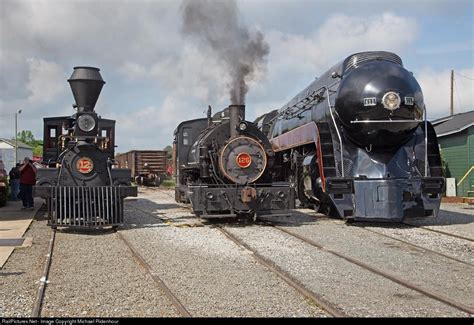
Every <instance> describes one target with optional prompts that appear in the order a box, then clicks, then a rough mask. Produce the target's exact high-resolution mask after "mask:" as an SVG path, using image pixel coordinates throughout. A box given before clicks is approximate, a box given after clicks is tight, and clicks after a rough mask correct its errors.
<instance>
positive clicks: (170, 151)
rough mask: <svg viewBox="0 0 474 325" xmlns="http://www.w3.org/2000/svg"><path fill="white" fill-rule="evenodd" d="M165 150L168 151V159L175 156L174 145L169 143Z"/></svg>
mask: <svg viewBox="0 0 474 325" xmlns="http://www.w3.org/2000/svg"><path fill="white" fill-rule="evenodd" d="M163 150H164V151H166V152H167V154H166V157H167V158H168V159H171V158H172V157H173V147H171V146H169V145H168V146H166V147H164V148H163Z"/></svg>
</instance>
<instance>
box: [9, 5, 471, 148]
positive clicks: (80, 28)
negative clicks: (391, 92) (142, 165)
mask: <svg viewBox="0 0 474 325" xmlns="http://www.w3.org/2000/svg"><path fill="white" fill-rule="evenodd" d="M219 5H220V4H219V2H217V1H216V2H215V6H219ZM237 5H238V8H239V12H240V20H241V23H242V24H244V25H246V26H247V27H248V28H249V30H250V31H252V32H253V31H257V30H258V31H260V32H262V33H263V35H264V37H265V40H266V42H267V43H268V44H269V46H270V54H269V55H268V57H267V58H266V64H265V65H264V66H262V67H261V69H259V70H258V71H257V73H256V75H255V80H253V81H251V82H250V90H249V93H248V96H247V101H246V104H247V117H248V118H249V119H253V118H254V117H255V116H258V115H260V114H262V113H265V112H267V111H270V110H271V109H275V108H279V107H281V106H283V105H284V104H285V103H286V101H288V100H289V99H290V98H291V97H293V96H294V95H295V94H296V93H297V92H298V91H299V90H301V89H302V88H304V87H305V86H307V85H308V84H309V83H310V82H311V81H312V80H313V79H314V77H316V76H318V75H319V74H321V73H323V72H324V71H326V70H327V69H329V68H330V67H331V66H332V65H334V64H335V63H337V62H339V61H341V60H342V59H344V58H345V57H347V56H348V55H350V54H351V53H354V52H357V51H364V50H388V51H393V52H395V53H397V54H398V55H400V56H401V58H402V59H403V61H404V65H405V67H406V68H407V69H408V70H410V71H412V72H413V73H414V75H415V77H416V78H417V80H418V82H419V83H420V85H421V87H422V89H423V92H424V96H425V102H426V104H427V110H428V116H429V117H430V118H437V117H441V116H444V115H446V114H448V113H449V73H450V70H451V69H454V70H455V72H456V75H455V97H454V99H455V112H463V111H464V112H465V111H469V110H472V109H474V105H473V103H474V95H473V93H474V81H473V80H472V79H474V23H473V18H474V1H472V0H468V1H457V0H451V1H449V0H447V1H441V0H438V1H436V0H433V1H426V0H425V1H417V2H414V1H408V0H406V1H405V0H399V1H380V0H377V1H376V0H373V1H372V0H366V1H343V0H333V1H316V0H315V1H298V0H291V1H290V0H287V1H284V0H259V1H257V0H241V1H237ZM180 6H181V4H180V2H179V1H138V0H137V1H123V0H122V1H92V0H88V1H56V0H50V1H17V0H15V1H10V0H1V1H0V19H1V22H0V49H1V53H0V54H1V56H0V68H1V73H0V137H11V136H13V134H14V128H13V122H14V112H15V111H16V109H18V108H22V110H23V112H22V114H21V115H20V118H19V128H20V129H29V130H32V131H33V133H34V134H35V136H36V137H38V138H40V137H41V135H42V120H41V119H42V117H46V116H56V115H71V114H73V110H72V108H71V104H72V102H73V97H72V94H71V92H70V89H69V85H68V84H67V82H66V80H67V79H68V78H69V76H70V75H71V73H72V69H73V67H74V66H78V65H90V66H96V67H99V68H100V69H101V73H102V76H103V78H104V80H105V81H106V82H107V83H106V85H105V86H104V88H103V91H102V94H101V97H100V98H99V101H98V104H97V107H96V110H97V112H98V113H99V114H100V115H102V116H103V117H104V118H113V119H116V120H117V126H116V130H117V144H118V146H119V147H118V149H117V150H118V151H119V152H124V151H127V150H130V149H162V148H163V147H165V146H166V145H168V144H171V143H172V132H173V130H174V128H175V127H176V125H177V124H178V123H179V122H180V121H182V120H183V119H189V118H196V117H201V116H203V114H202V112H203V111H204V110H205V109H206V107H207V105H208V104H210V105H212V107H213V108H214V109H215V110H217V109H221V108H223V107H225V106H227V105H228V104H229V96H228V89H227V80H228V75H227V71H225V68H224V67H222V66H220V65H219V62H218V60H217V59H216V58H215V57H214V56H213V53H212V52H211V51H209V50H206V49H205V48H202V47H199V46H197V45H196V44H195V43H193V42H192V41H190V40H189V39H187V38H184V37H183V35H182V34H181V32H180V28H181V11H180Z"/></svg>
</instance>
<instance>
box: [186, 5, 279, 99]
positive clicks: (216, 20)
mask: <svg viewBox="0 0 474 325" xmlns="http://www.w3.org/2000/svg"><path fill="white" fill-rule="evenodd" d="M181 9H182V18H183V26H182V33H183V34H184V35H185V36H190V37H192V38H193V39H195V40H196V41H197V42H198V44H199V45H200V46H203V47H205V48H209V49H211V51H212V53H213V54H215V55H216V57H217V59H218V61H219V63H220V64H221V65H223V67H224V68H225V69H226V70H227V71H228V72H229V76H230V80H231V81H230V85H229V87H230V100H231V103H232V104H245V95H246V94H247V92H248V82H249V81H251V80H252V79H253V77H254V75H255V74H254V73H255V71H257V69H265V64H266V57H267V55H268V54H269V52H270V46H269V45H268V43H267V42H266V41H265V40H264V37H263V34H262V33H261V32H259V31H250V30H249V29H248V28H247V27H246V26H243V25H242V23H241V22H240V21H239V15H238V8H237V4H236V2H235V1H222V2H217V1H211V0H184V1H183V3H182V7H181ZM216 77H217V78H219V76H216Z"/></svg>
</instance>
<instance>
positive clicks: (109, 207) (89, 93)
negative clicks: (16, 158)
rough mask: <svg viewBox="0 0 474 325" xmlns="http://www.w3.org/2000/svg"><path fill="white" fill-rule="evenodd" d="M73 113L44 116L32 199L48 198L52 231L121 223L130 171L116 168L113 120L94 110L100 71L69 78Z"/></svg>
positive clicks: (84, 70) (132, 192)
mask: <svg viewBox="0 0 474 325" xmlns="http://www.w3.org/2000/svg"><path fill="white" fill-rule="evenodd" d="M68 82H69V84H70V86H71V89H72V92H73V95H74V99H75V101H76V104H75V105H73V107H74V108H76V109H77V112H76V113H75V114H74V115H72V116H59V117H48V118H44V137H43V164H45V165H46V166H47V167H48V168H40V169H38V174H37V179H38V181H37V184H36V186H35V188H34V191H35V196H39V197H42V198H44V199H45V200H46V203H47V207H48V215H49V224H50V225H51V227H52V228H57V227H58V226H64V227H97V228H101V227H104V226H112V227H113V228H114V229H116V228H117V227H118V226H119V225H121V224H123V199H124V198H125V197H127V196H137V188H136V187H132V186H130V177H131V174H130V170H129V169H118V168H112V166H113V165H114V160H113V159H114V149H115V121H114V120H108V119H103V118H101V117H100V116H99V115H97V113H96V112H95V111H94V107H95V104H96V102H97V99H98V97H99V94H100V91H101V90H102V87H103V85H104V84H105V82H104V81H103V80H102V76H101V75H100V72H99V69H97V68H92V67H75V68H74V72H73V74H72V76H71V78H70V79H69V80H68Z"/></svg>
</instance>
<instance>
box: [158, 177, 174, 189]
mask: <svg viewBox="0 0 474 325" xmlns="http://www.w3.org/2000/svg"><path fill="white" fill-rule="evenodd" d="M160 186H161V187H170V188H172V187H174V186H175V183H174V180H173V179H165V180H163V181H162V182H161V184H160Z"/></svg>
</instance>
